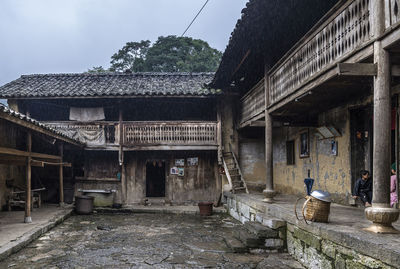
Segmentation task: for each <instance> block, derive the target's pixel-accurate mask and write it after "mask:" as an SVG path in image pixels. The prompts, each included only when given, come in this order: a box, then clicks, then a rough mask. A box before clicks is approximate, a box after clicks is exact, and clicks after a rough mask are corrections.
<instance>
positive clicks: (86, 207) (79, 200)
mask: <svg viewBox="0 0 400 269" xmlns="http://www.w3.org/2000/svg"><path fill="white" fill-rule="evenodd" d="M93 200H94V198H93V197H91V196H85V195H80V196H75V211H76V213H77V214H79V215H87V214H92V213H93Z"/></svg>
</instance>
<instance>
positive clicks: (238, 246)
mask: <svg viewBox="0 0 400 269" xmlns="http://www.w3.org/2000/svg"><path fill="white" fill-rule="evenodd" d="M224 240H225V244H226V246H227V247H228V248H229V249H230V250H232V251H233V252H235V253H246V252H249V249H248V247H247V246H246V245H244V244H243V243H242V242H241V241H240V240H239V239H236V238H234V237H230V238H225V239H224Z"/></svg>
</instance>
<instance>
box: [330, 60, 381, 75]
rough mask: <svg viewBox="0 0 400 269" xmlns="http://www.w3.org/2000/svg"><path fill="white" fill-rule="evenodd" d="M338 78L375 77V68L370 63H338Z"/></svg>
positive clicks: (374, 65)
mask: <svg viewBox="0 0 400 269" xmlns="http://www.w3.org/2000/svg"><path fill="white" fill-rule="evenodd" d="M336 70H337V74H338V75H339V76H376V72H377V66H376V64H370V63H338V64H337V66H336Z"/></svg>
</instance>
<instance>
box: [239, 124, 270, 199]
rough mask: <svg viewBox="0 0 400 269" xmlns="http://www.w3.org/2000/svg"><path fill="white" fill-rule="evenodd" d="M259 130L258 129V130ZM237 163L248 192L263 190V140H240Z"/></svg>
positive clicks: (264, 167) (264, 171)
mask: <svg viewBox="0 0 400 269" xmlns="http://www.w3.org/2000/svg"><path fill="white" fill-rule="evenodd" d="M258 129H259V128H258ZM239 156H240V159H239V162H240V169H241V170H242V173H243V177H244V178H245V180H246V184H247V187H248V188H249V189H250V190H255V191H262V190H263V188H265V177H266V175H265V173H266V170H265V169H266V166H265V141H264V140H263V139H241V140H240V144H239Z"/></svg>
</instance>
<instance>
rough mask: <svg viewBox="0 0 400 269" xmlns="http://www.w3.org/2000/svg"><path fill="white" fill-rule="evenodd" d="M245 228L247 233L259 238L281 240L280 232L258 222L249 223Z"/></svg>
mask: <svg viewBox="0 0 400 269" xmlns="http://www.w3.org/2000/svg"><path fill="white" fill-rule="evenodd" d="M244 227H245V228H246V229H247V231H249V232H250V233H252V234H254V235H255V236H257V237H259V238H264V239H267V238H279V234H278V231H276V230H273V229H271V228H268V227H266V226H264V225H262V224H261V223H259V222H256V221H248V222H246V223H245V224H244Z"/></svg>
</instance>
